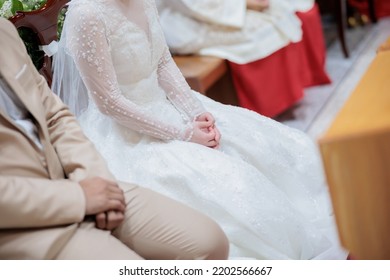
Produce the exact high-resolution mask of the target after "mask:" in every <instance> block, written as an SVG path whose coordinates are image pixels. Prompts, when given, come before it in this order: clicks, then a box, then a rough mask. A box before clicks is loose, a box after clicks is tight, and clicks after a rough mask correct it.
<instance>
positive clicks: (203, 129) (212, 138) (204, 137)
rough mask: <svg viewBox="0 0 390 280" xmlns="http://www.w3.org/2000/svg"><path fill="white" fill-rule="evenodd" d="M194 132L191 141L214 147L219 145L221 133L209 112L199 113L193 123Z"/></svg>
mask: <svg viewBox="0 0 390 280" xmlns="http://www.w3.org/2000/svg"><path fill="white" fill-rule="evenodd" d="M193 126H194V133H193V135H192V138H191V140H190V141H191V142H194V143H198V144H201V145H204V146H206V147H210V148H213V149H216V148H218V147H219V141H220V139H221V133H220V132H219V130H218V128H217V127H216V125H215V119H214V117H213V115H212V114H211V113H209V112H205V113H202V114H200V115H199V116H198V117H197V118H196V119H195V121H194V123H193Z"/></svg>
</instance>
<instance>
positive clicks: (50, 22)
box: [9, 0, 70, 85]
mask: <svg viewBox="0 0 390 280" xmlns="http://www.w3.org/2000/svg"><path fill="white" fill-rule="evenodd" d="M69 1H70V0H48V1H47V2H46V4H44V5H43V6H42V7H41V8H40V9H38V10H35V11H31V12H21V11H19V12H16V14H15V16H13V17H11V18H10V19H9V20H10V21H11V22H12V23H13V24H14V25H15V26H16V28H21V27H26V28H29V29H31V30H32V32H34V33H35V34H36V36H37V38H38V42H39V44H40V45H41V46H43V45H48V44H50V43H51V42H52V41H55V40H57V22H58V15H59V13H60V11H61V9H62V8H63V7H64V6H65V5H66V4H67V3H68V2H69ZM51 66H52V64H51V58H50V57H48V56H45V57H44V62H43V66H42V68H41V69H38V70H39V72H40V73H41V74H42V75H43V76H44V77H45V78H46V81H47V82H48V84H49V85H50V84H51V81H52V72H51Z"/></svg>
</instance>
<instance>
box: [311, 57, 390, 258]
mask: <svg viewBox="0 0 390 280" xmlns="http://www.w3.org/2000/svg"><path fill="white" fill-rule="evenodd" d="M389 77H390V51H383V52H379V53H378V54H377V56H376V58H375V59H374V61H373V62H372V64H371V65H370V67H369V68H368V70H367V72H366V73H365V74H364V76H363V78H362V79H361V80H360V82H359V84H358V86H357V87H356V89H355V90H354V91H353V93H352V95H351V96H350V98H349V99H348V100H347V102H346V104H345V105H344V107H343V108H342V110H341V111H340V113H339V114H338V116H337V117H336V119H335V120H334V122H333V124H332V125H331V126H330V128H329V130H328V131H327V132H326V134H325V135H324V136H323V137H322V138H320V140H319V145H320V150H321V154H322V158H323V162H324V167H325V172H326V176H327V180H328V184H329V188H330V193H331V197H332V202H333V206H334V211H335V216H336V221H337V225H338V230H339V235H340V238H341V242H342V244H343V245H344V246H345V247H346V248H347V249H348V250H350V252H351V254H352V256H353V258H356V259H390V91H389V88H390V79H389Z"/></svg>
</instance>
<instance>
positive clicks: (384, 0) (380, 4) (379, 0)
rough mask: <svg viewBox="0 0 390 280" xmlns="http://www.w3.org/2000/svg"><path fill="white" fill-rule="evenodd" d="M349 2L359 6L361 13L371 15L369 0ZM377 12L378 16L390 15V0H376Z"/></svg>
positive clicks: (349, 0)
mask: <svg viewBox="0 0 390 280" xmlns="http://www.w3.org/2000/svg"><path fill="white" fill-rule="evenodd" d="M348 3H349V4H350V5H351V6H353V7H355V8H357V9H358V10H359V12H360V13H362V14H365V15H367V16H368V15H369V13H368V2H367V1H365V0H348ZM375 13H376V16H377V18H382V17H387V16H390V0H375Z"/></svg>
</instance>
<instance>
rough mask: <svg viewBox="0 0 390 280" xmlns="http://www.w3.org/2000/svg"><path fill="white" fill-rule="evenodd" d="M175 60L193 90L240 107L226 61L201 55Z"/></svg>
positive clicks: (181, 57)
mask: <svg viewBox="0 0 390 280" xmlns="http://www.w3.org/2000/svg"><path fill="white" fill-rule="evenodd" d="M173 59H174V61H175V63H176V64H177V66H178V67H179V69H180V71H181V72H182V74H183V76H184V77H185V78H186V81H187V82H188V84H189V85H190V87H191V88H192V89H193V90H195V91H197V92H200V93H202V94H204V95H206V96H208V97H210V98H212V99H214V100H216V101H219V102H221V103H224V104H230V105H238V101H237V95H236V91H235V89H234V85H233V81H232V77H231V74H230V71H229V67H228V63H227V61H226V60H225V59H223V58H218V57H212V56H199V55H187V56H181V55H174V56H173Z"/></svg>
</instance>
